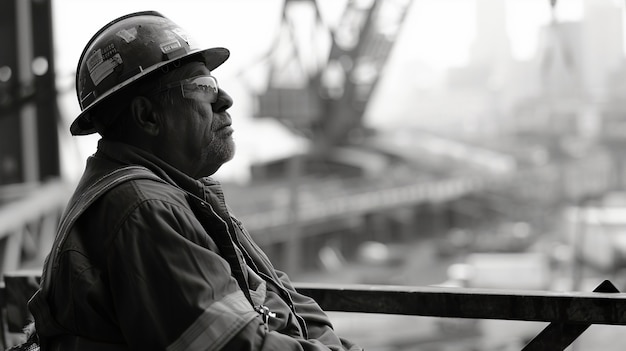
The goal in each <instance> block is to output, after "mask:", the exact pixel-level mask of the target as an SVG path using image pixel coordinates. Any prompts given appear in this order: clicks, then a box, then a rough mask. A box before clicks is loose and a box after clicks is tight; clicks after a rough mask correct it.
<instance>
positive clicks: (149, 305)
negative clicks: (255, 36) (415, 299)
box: [29, 11, 361, 351]
mask: <svg viewBox="0 0 626 351" xmlns="http://www.w3.org/2000/svg"><path fill="white" fill-rule="evenodd" d="M210 28H211V27H210V26H207V29H210ZM213 29H216V28H213ZM209 32H210V33H214V31H211V30H209ZM228 57H229V51H228V50H227V49H224V48H210V49H202V50H200V49H197V48H196V47H194V42H193V40H192V38H191V37H190V36H189V35H188V34H187V33H185V31H184V30H183V29H181V28H180V27H179V26H178V25H177V24H175V23H173V22H172V21H171V20H169V19H168V18H166V17H164V16H162V15H161V14H159V13H157V12H152V11H149V12H138V13H132V14H129V15H126V16H123V17H120V18H118V19H115V20H114V21H112V22H110V23H109V24H107V25H106V26H104V27H103V28H102V29H101V30H100V31H98V32H97V33H96V34H95V35H94V36H93V38H92V39H91V40H90V41H89V42H88V44H87V46H86V47H85V49H84V51H83V53H82V55H81V57H80V60H79V63H78V68H77V74H76V90H77V95H78V101H79V104H80V107H81V113H80V115H79V116H78V117H77V118H76V119H75V120H74V121H73V123H72V125H71V127H70V131H71V133H72V134H73V135H87V134H92V133H99V134H100V135H101V136H102V138H101V139H100V141H99V143H98V149H97V152H96V153H95V154H94V155H93V156H91V157H89V159H88V160H87V164H86V169H85V171H84V174H83V176H82V178H81V180H80V182H79V184H78V185H77V188H76V191H75V193H74V195H73V197H72V198H71V200H70V202H69V204H68V206H67V209H66V210H65V212H64V214H63V216H62V219H61V223H60V225H59V229H58V232H57V236H56V239H55V242H54V245H53V248H52V251H51V252H50V254H49V256H48V258H47V259H46V263H45V266H44V270H43V274H42V281H41V285H40V289H39V290H38V291H37V293H36V294H35V295H34V296H33V297H32V299H31V300H30V302H29V309H30V311H31V313H32V315H33V316H34V320H35V327H36V335H37V336H38V338H39V343H40V345H41V347H42V350H44V351H46V350H64V351H69V350H96V351H97V350H165V349H167V350H361V348H360V347H358V346H355V345H354V344H353V343H351V342H349V341H347V340H345V339H342V338H340V337H338V336H337V335H336V334H335V332H334V331H333V327H332V325H331V322H330V321H329V319H328V317H327V315H326V314H325V313H324V312H323V311H322V310H321V308H320V307H319V306H318V305H317V303H316V302H315V301H314V300H312V299H311V298H309V297H307V296H304V295H302V294H299V293H298V292H297V291H295V290H294V288H293V286H292V284H291V282H290V280H289V278H288V277H287V276H286V275H285V274H284V273H282V272H280V271H277V270H276V269H274V267H273V266H272V264H271V263H270V261H269V260H268V258H267V256H266V255H265V254H264V253H263V252H262V251H261V249H260V248H259V247H258V246H257V245H256V244H255V243H254V241H253V240H252V238H251V236H250V235H249V234H248V232H247V231H246V229H245V228H244V225H243V224H242V223H241V222H240V221H238V220H237V219H236V218H235V217H233V215H232V214H231V212H230V211H229V209H228V207H227V205H226V203H225V199H224V194H223V192H222V189H221V187H220V184H219V183H218V182H217V181H215V180H213V179H212V178H210V176H211V175H212V174H214V173H215V172H216V171H217V170H218V169H219V168H220V166H221V165H222V164H224V163H225V162H227V161H229V160H230V159H231V158H232V157H233V155H234V153H235V145H234V142H233V138H232V134H233V127H232V126H231V123H232V120H231V116H230V115H229V113H228V109H229V108H230V107H231V105H232V103H233V101H232V99H231V97H230V96H229V95H228V94H227V93H226V92H225V91H224V90H222V89H221V88H220V87H219V85H218V81H217V79H216V78H215V77H214V76H213V71H214V70H215V69H216V68H217V67H218V66H220V65H221V64H222V63H224V62H225V61H226V60H227V59H228ZM268 142H270V141H268Z"/></svg>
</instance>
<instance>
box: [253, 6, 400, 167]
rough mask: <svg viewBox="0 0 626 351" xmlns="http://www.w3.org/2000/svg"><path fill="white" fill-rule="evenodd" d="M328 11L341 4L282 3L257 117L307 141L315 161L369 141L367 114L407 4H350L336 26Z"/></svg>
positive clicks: (259, 97) (335, 21) (398, 31)
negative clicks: (362, 140) (275, 121)
mask: <svg viewBox="0 0 626 351" xmlns="http://www.w3.org/2000/svg"><path fill="white" fill-rule="evenodd" d="M329 3H332V4H333V6H337V4H339V3H341V2H335V1H332V2H321V1H319V0H318V1H316V0H285V2H284V5H283V8H282V16H281V23H280V27H279V31H278V33H277V35H276V38H275V40H274V42H273V45H272V46H271V48H270V50H269V54H268V61H269V68H268V70H269V73H268V83H267V89H266V90H265V91H264V92H263V93H261V94H259V95H258V106H259V108H258V111H257V113H256V115H257V116H259V117H273V118H276V119H278V120H279V121H281V122H283V123H284V124H285V125H287V126H289V127H290V128H291V129H293V130H295V131H297V132H299V133H301V134H303V135H305V136H307V137H308V138H309V139H310V140H311V142H312V145H313V148H312V152H311V155H308V156H309V157H313V158H314V159H317V160H320V159H322V160H323V159H325V158H326V157H327V156H328V155H329V154H330V153H332V151H333V149H334V148H336V147H337V146H341V145H354V144H357V143H358V140H359V139H360V138H362V137H363V136H364V135H366V133H367V130H366V128H365V127H364V125H363V123H362V122H363V115H364V112H365V109H366V107H367V104H368V101H369V100H370V98H371V96H372V93H373V91H374V89H375V87H376V84H377V82H378V81H379V79H380V76H381V74H380V73H381V71H382V70H383V68H384V66H385V63H386V61H387V59H388V57H389V55H390V52H391V49H392V47H393V45H394V42H395V40H396V38H397V36H398V34H399V33H400V30H401V27H402V23H403V21H404V19H405V17H406V14H407V12H408V10H409V7H410V5H411V3H412V0H367V1H363V0H347V1H344V2H343V5H345V6H344V8H343V12H342V15H341V16H340V17H339V18H336V19H334V20H331V19H329V17H330V16H328V13H330V12H329V11H334V9H330V10H329V7H328V6H329ZM325 11H326V12H325ZM335 12H336V11H335ZM324 14H326V16H324Z"/></svg>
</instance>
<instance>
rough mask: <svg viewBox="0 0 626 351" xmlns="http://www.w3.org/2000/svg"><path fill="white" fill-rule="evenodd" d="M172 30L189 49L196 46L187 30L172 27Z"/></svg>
mask: <svg viewBox="0 0 626 351" xmlns="http://www.w3.org/2000/svg"><path fill="white" fill-rule="evenodd" d="M172 32H174V33H176V35H178V36H179V37H180V38H181V39H183V40H184V41H185V42H186V43H187V45H188V46H189V48H190V49H192V50H193V49H194V48H195V47H196V43H195V40H194V39H193V37H191V36H190V35H189V34H187V32H185V30H184V29H182V28H174V29H172Z"/></svg>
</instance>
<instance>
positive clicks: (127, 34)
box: [115, 27, 137, 44]
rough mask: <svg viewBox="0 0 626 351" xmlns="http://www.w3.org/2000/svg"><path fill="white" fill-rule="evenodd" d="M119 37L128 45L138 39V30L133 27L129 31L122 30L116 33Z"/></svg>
mask: <svg viewBox="0 0 626 351" xmlns="http://www.w3.org/2000/svg"><path fill="white" fill-rule="evenodd" d="M115 34H116V35H117V36H118V37H120V38H122V39H123V40H124V41H125V42H126V43H127V44H128V43H130V42H131V41H133V40H135V39H137V28H135V27H132V28H129V29H122V30H121V31H119V32H117V33H115Z"/></svg>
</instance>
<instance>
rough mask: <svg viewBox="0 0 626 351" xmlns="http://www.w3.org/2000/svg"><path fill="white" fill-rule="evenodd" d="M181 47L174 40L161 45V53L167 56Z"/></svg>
mask: <svg viewBox="0 0 626 351" xmlns="http://www.w3.org/2000/svg"><path fill="white" fill-rule="evenodd" d="M182 47H183V46H182V45H181V44H180V42H179V41H178V40H176V39H174V40H171V41H167V42H165V43H161V52H162V53H164V54H169V53H170V52H172V51H176V50H178V49H180V48H182Z"/></svg>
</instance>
